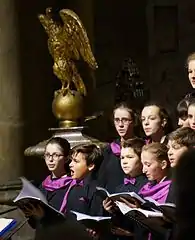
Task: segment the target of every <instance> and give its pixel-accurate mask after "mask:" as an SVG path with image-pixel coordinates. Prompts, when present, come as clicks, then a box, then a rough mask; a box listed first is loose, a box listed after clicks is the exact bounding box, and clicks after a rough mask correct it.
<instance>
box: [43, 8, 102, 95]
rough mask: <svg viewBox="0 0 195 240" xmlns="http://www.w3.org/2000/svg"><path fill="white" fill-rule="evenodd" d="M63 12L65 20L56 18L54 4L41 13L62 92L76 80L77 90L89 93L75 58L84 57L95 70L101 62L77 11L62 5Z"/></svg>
mask: <svg viewBox="0 0 195 240" xmlns="http://www.w3.org/2000/svg"><path fill="white" fill-rule="evenodd" d="M59 15H60V17H61V19H62V22H63V24H60V23H57V22H55V21H54V20H53V18H52V9H51V8H47V9H46V13H45V14H40V15H39V16H38V17H39V20H40V22H41V24H42V26H43V27H44V29H45V31H46V33H47V34H48V49H49V52H50V54H51V56H52V57H53V61H54V64H53V72H54V74H55V75H56V76H57V78H59V79H60V81H61V83H62V88H61V89H60V90H59V92H60V93H62V94H63V95H65V94H66V92H67V91H68V90H70V87H71V83H73V84H74V86H75V88H76V90H77V91H78V92H79V93H80V94H81V95H83V96H86V94H87V92H86V87H85V84H84V82H83V80H82V78H81V76H80V75H79V73H78V70H77V67H76V64H75V61H76V60H79V59H80V58H81V57H82V58H83V60H84V61H85V62H87V64H88V65H89V66H90V67H91V68H92V69H94V70H95V69H96V68H97V67H98V65H97V62H96V60H95V57H94V55H93V53H92V50H91V47H90V43H89V39H88V36H87V33H86V30H85V28H84V26H83V24H82V22H81V20H80V19H79V17H78V16H77V14H75V13H74V12H73V11H71V10H69V9H62V10H60V11H59Z"/></svg>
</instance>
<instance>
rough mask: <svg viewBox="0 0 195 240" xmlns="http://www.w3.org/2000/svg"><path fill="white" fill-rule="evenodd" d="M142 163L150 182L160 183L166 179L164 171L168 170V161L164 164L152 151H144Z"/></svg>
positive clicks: (164, 161)
mask: <svg viewBox="0 0 195 240" xmlns="http://www.w3.org/2000/svg"><path fill="white" fill-rule="evenodd" d="M141 161H142V164H143V169H142V171H143V173H144V174H146V177H147V178H148V180H149V181H157V182H158V181H160V180H161V179H162V178H163V177H165V175H164V174H165V171H164V169H165V168H167V162H166V160H163V161H162V162H161V161H159V160H158V159H157V157H156V154H154V153H152V152H150V151H142V153H141Z"/></svg>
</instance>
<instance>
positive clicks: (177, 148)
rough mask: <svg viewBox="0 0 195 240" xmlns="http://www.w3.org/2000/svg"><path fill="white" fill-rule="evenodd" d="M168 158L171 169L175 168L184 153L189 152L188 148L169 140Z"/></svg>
mask: <svg viewBox="0 0 195 240" xmlns="http://www.w3.org/2000/svg"><path fill="white" fill-rule="evenodd" d="M167 147H168V149H169V150H168V157H169V161H170V164H171V167H175V166H176V165H177V163H178V161H179V159H180V157H181V156H182V154H183V153H184V152H186V151H187V150H188V148H187V147H186V146H183V145H181V144H178V143H177V142H176V141H171V140H169V142H168V144H167Z"/></svg>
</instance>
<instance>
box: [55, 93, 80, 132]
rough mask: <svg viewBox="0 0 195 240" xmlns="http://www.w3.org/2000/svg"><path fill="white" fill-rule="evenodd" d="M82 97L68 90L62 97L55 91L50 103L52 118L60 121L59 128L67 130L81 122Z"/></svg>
mask: <svg viewBox="0 0 195 240" xmlns="http://www.w3.org/2000/svg"><path fill="white" fill-rule="evenodd" d="M83 105H84V104H83V96H82V95H81V94H80V93H79V92H77V91H73V90H68V91H67V93H66V94H65V95H64V94H63V93H62V92H60V91H57V92H56V94H55V97H54V100H53V102H52V111H53V114H54V116H55V117H56V118H57V119H58V120H59V121H60V122H59V127H60V128H69V127H75V126H78V123H79V122H80V121H82V120H83V116H84V112H83Z"/></svg>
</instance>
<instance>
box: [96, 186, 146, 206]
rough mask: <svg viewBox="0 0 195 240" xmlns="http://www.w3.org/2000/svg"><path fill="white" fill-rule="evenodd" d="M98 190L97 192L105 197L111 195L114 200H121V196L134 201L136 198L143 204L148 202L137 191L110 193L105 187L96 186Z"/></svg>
mask: <svg viewBox="0 0 195 240" xmlns="http://www.w3.org/2000/svg"><path fill="white" fill-rule="evenodd" d="M96 190H97V194H98V195H99V196H101V197H102V198H104V199H105V198H107V197H109V198H110V199H112V200H113V201H120V198H124V199H126V200H128V201H130V202H133V203H134V201H135V200H136V201H138V202H139V203H140V204H143V203H145V202H146V201H145V200H144V199H143V198H141V197H140V196H139V195H138V194H137V193H135V192H122V193H113V194H110V193H109V192H108V191H107V190H106V189H105V188H102V187H96Z"/></svg>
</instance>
